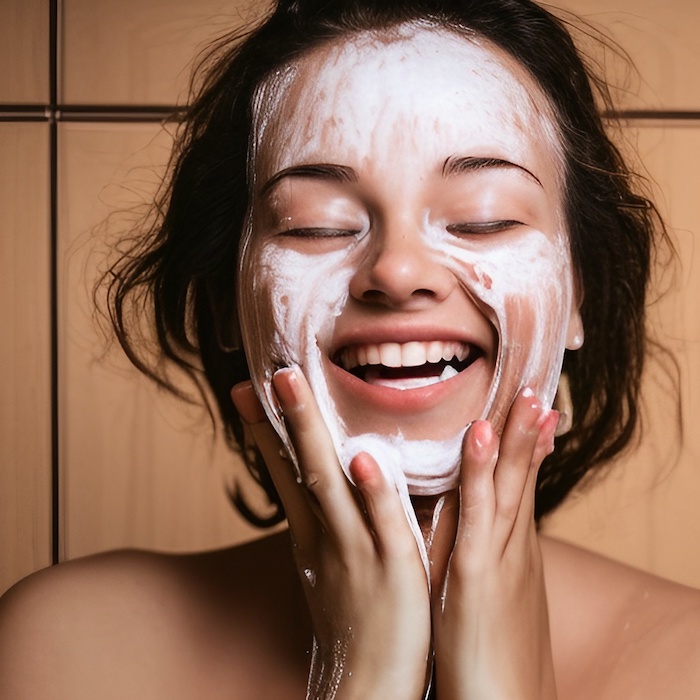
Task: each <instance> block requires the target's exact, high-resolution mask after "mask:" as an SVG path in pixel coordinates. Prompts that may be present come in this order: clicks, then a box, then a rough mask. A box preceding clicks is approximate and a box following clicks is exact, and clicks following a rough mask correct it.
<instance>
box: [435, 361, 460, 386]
mask: <svg viewBox="0 0 700 700" xmlns="http://www.w3.org/2000/svg"><path fill="white" fill-rule="evenodd" d="M458 374H459V372H458V371H457V370H456V369H455V368H454V367H452V365H445V369H443V370H442V374H441V375H440V381H441V382H444V381H445V380H447V379H452V377H456V376H457V375H458Z"/></svg>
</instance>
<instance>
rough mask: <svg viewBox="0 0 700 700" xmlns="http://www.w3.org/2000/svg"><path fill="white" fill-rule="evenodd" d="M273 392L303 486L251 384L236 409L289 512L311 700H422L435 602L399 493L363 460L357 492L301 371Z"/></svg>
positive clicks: (283, 378)
mask: <svg viewBox="0 0 700 700" xmlns="http://www.w3.org/2000/svg"><path fill="white" fill-rule="evenodd" d="M273 388H274V391H275V394H276V397H277V400H278V402H279V405H280V408H281V409H282V412H283V414H284V419H285V423H286V426H287V430H288V431H289V435H290V438H291V440H292V444H293V445H294V449H295V451H296V456H297V460H298V463H299V468H300V472H301V483H299V481H298V480H297V478H296V475H295V474H294V470H293V466H292V463H291V461H290V460H289V459H285V458H284V457H283V456H281V455H283V454H284V452H283V448H282V443H281V441H280V439H279V438H278V436H277V435H276V434H275V432H274V430H273V429H272V427H271V425H270V423H269V422H268V420H267V418H266V417H265V414H264V412H263V410H262V407H261V406H260V404H259V402H258V399H257V397H256V396H255V393H254V391H253V389H252V386H251V385H250V383H249V382H246V383H244V384H239V385H237V386H236V387H234V389H233V391H232V397H233V400H234V403H235V405H236V407H237V409H238V411H239V413H240V415H241V417H242V418H243V420H244V422H245V423H246V424H247V429H248V430H249V431H250V433H251V435H252V437H253V439H254V441H255V443H256V445H257V447H258V449H259V450H260V452H261V454H262V456H263V458H264V460H265V463H266V464H267V467H268V469H269V471H270V475H271V476H272V479H273V481H274V483H275V486H276V488H277V490H278V493H279V495H280V497H281V499H282V502H283V504H284V508H285V512H286V515H287V521H288V523H289V528H290V531H291V535H292V540H293V543H294V556H295V560H296V564H297V568H298V572H299V576H300V578H301V580H302V585H303V586H304V591H305V594H306V599H307V602H308V606H309V611H310V614H311V619H312V624H313V629H314V636H315V640H314V644H315V649H314V658H313V660H312V668H311V675H310V678H309V691H308V694H307V697H308V698H312V699H314V700H315V699H318V700H321V699H323V700H330V699H331V698H335V699H336V700H341V699H342V700H345V699H346V698H358V699H362V700H371V699H372V698H377V699H380V698H381V699H382V700H384V699H385V698H391V699H392V700H401V699H403V698H407V699H410V700H419V699H420V698H422V697H423V693H424V689H425V686H426V684H427V679H428V675H429V663H428V659H429V656H430V637H431V631H430V624H431V623H430V596H429V592H428V583H427V577H426V574H425V570H424V567H423V564H422V561H421V558H420V554H419V551H418V546H417V544H416V541H415V539H414V536H413V533H412V531H411V529H410V527H409V524H408V521H407V519H406V516H405V514H404V511H403V507H402V505H401V501H400V498H399V495H398V492H397V491H396V489H395V487H394V486H393V485H392V484H390V483H389V482H388V481H387V480H386V479H385V478H384V476H383V474H382V472H381V471H380V469H379V467H378V465H377V463H376V462H375V461H374V460H373V459H372V457H370V456H369V455H368V454H366V453H360V454H358V455H357V456H356V457H355V458H354V459H353V461H352V462H351V464H350V473H351V476H352V478H353V480H354V482H355V486H353V485H352V484H351V483H350V482H349V481H348V479H347V478H346V476H345V474H344V473H343V471H342V469H341V466H340V464H339V462H338V458H337V456H336V452H335V448H334V446H333V442H332V440H331V437H330V435H329V433H328V430H327V428H326V425H325V422H324V420H323V418H322V416H321V413H320V411H319V409H318V406H317V404H316V401H315V399H314V396H313V394H312V392H311V389H310V387H309V385H308V383H307V382H306V379H305V378H304V376H303V374H302V373H301V371H300V370H299V369H296V368H294V369H282V370H279V371H278V372H277V373H276V374H275V376H274V378H273Z"/></svg>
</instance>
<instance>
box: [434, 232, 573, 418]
mask: <svg viewBox="0 0 700 700" xmlns="http://www.w3.org/2000/svg"><path fill="white" fill-rule="evenodd" d="M431 239H432V241H433V245H434V246H435V249H436V254H438V255H440V256H444V259H445V260H446V262H445V264H446V265H448V266H449V267H450V268H451V269H452V270H453V272H454V274H455V275H456V276H457V278H458V279H459V280H460V283H461V284H462V285H463V287H464V289H465V290H466V291H467V292H468V293H469V294H470V295H471V296H472V298H474V300H475V301H476V303H477V304H479V305H480V306H481V307H482V308H484V311H485V313H487V315H489V316H490V317H491V320H492V322H493V323H494V324H495V325H496V328H497V330H498V333H499V348H498V358H497V365H496V372H495V374H494V378H493V381H492V384H491V389H490V391H489V396H488V399H487V401H486V405H485V407H484V413H483V416H482V418H486V419H488V420H490V421H491V422H492V424H493V425H494V428H495V429H496V430H497V431H499V432H500V431H501V430H502V428H503V425H504V423H505V418H506V416H507V414H508V411H509V409H510V405H511V403H512V401H513V399H514V398H515V396H516V394H517V393H518V391H520V389H522V388H524V387H525V386H529V387H530V388H531V389H532V390H533V391H534V392H535V393H536V394H537V396H538V397H539V398H540V400H541V401H542V404H543V405H544V406H551V404H552V402H553V400H554V395H555V393H556V388H557V383H558V379H559V374H560V372H561V365H562V360H563V356H564V349H565V344H566V333H567V324H568V317H569V311H570V309H571V304H572V297H573V284H572V279H573V273H572V263H571V259H570V255H569V251H568V246H567V239H566V236H565V234H563V233H561V232H559V233H557V234H556V235H555V236H554V241H552V240H551V239H550V238H549V237H547V236H546V235H545V234H543V233H541V232H539V231H534V230H533V231H530V232H528V233H527V234H524V235H522V236H521V237H519V238H518V239H517V240H516V241H513V240H508V242H507V243H505V244H503V245H497V244H494V243H490V244H489V245H488V246H484V245H481V244H479V243H472V244H457V243H455V242H454V240H453V239H450V238H449V237H448V236H446V235H445V234H444V233H443V232H441V231H437V230H436V231H432V232H431Z"/></svg>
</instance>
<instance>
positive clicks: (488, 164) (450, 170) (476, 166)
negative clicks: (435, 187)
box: [442, 156, 543, 187]
mask: <svg viewBox="0 0 700 700" xmlns="http://www.w3.org/2000/svg"><path fill="white" fill-rule="evenodd" d="M484 168H517V169H518V170H522V171H523V172H524V173H525V174H527V175H529V176H530V177H531V178H532V179H533V180H534V181H535V182H536V183H537V184H538V185H539V186H540V187H543V185H542V182H541V181H540V179H539V178H538V177H537V176H536V175H535V174H534V173H532V172H530V171H529V170H528V169H527V168H525V167H524V166H522V165H518V164H517V163H512V162H511V161H509V160H504V159H503V158H484V157H479V156H461V157H459V156H450V157H449V158H448V159H447V160H446V161H445V162H444V164H443V166H442V176H443V177H450V176H451V175H457V174H459V173H469V172H474V171H475V170H482V169H484Z"/></svg>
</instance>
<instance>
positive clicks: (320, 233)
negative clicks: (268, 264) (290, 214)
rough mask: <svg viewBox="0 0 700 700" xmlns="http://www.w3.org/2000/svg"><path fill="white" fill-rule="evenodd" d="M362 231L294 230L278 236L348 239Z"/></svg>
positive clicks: (311, 228)
mask: <svg viewBox="0 0 700 700" xmlns="http://www.w3.org/2000/svg"><path fill="white" fill-rule="evenodd" d="M359 233H361V231H360V230H359V229H357V230H350V229H344V228H320V227H319V228H316V227H309V228H292V229H289V230H288V231H280V232H279V233H278V234H277V235H278V236H289V237H290V238H348V237H350V236H357V235H358V234H359Z"/></svg>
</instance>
